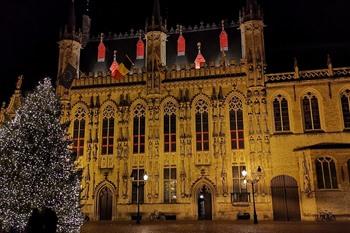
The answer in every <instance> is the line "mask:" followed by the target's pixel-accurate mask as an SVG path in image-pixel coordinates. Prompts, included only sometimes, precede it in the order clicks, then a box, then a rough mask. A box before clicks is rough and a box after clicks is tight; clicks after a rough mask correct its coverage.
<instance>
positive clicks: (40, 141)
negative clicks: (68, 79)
mask: <svg viewBox="0 0 350 233" xmlns="http://www.w3.org/2000/svg"><path fill="white" fill-rule="evenodd" d="M60 115H61V110H60V102H59V100H58V98H57V97H56V95H55V93H54V89H53V88H52V84H51V81H50V79H48V78H46V79H44V80H43V81H42V82H40V83H39V85H38V86H37V88H36V90H35V91H34V92H33V93H31V94H29V95H28V96H27V97H26V98H25V100H24V104H23V105H22V106H21V107H20V108H19V109H18V110H17V112H16V116H15V118H14V119H13V120H12V121H10V122H7V123H6V124H4V125H3V126H2V127H1V128H0V190H1V192H0V223H1V224H2V225H3V226H4V227H5V229H10V228H15V229H16V230H19V231H22V230H23V229H24V228H25V226H26V224H27V221H28V219H29V216H30V214H31V212H32V209H33V208H44V207H48V208H51V209H52V210H54V211H55V212H56V214H57V217H58V228H57V229H58V232H69V233H78V232H79V231H80V226H81V225H82V222H83V218H82V214H81V212H80V207H79V196H80V195H79V194H80V182H79V174H78V171H77V169H76V167H75V165H74V161H75V158H74V155H73V154H72V153H71V151H70V150H69V145H70V144H71V142H70V140H69V139H68V137H67V133H66V126H63V125H62V124H61V123H60Z"/></svg>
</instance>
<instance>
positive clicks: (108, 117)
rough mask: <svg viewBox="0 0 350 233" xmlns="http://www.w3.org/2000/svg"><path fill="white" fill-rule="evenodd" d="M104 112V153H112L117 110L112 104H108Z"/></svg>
mask: <svg viewBox="0 0 350 233" xmlns="http://www.w3.org/2000/svg"><path fill="white" fill-rule="evenodd" d="M102 114H103V120H102V155H111V154H113V145H114V119H115V118H114V116H115V110H114V108H113V107H112V106H110V105H107V106H106V108H105V109H104V110H103V113H102Z"/></svg>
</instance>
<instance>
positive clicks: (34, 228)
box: [27, 208, 43, 233]
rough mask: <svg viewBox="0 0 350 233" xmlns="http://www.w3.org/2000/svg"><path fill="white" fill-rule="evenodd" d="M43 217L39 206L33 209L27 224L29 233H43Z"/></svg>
mask: <svg viewBox="0 0 350 233" xmlns="http://www.w3.org/2000/svg"><path fill="white" fill-rule="evenodd" d="M42 232H43V231H42V218H41V214H40V212H39V210H38V209H37V208H35V209H33V211H32V215H31V216H30V217H29V220H28V225H27V233H42Z"/></svg>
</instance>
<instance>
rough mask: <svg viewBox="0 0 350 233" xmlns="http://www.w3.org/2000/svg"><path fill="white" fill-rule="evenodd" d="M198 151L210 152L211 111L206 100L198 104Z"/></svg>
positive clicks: (196, 110)
mask: <svg viewBox="0 0 350 233" xmlns="http://www.w3.org/2000/svg"><path fill="white" fill-rule="evenodd" d="M195 112H196V149H197V151H208V150H209V119H208V115H209V109H208V104H207V102H206V101H204V100H199V101H198V102H197V103H196V109H195Z"/></svg>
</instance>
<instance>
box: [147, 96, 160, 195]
mask: <svg viewBox="0 0 350 233" xmlns="http://www.w3.org/2000/svg"><path fill="white" fill-rule="evenodd" d="M148 110H149V111H148V112H149V119H148V120H149V123H148V126H149V128H148V129H149V131H148V132H149V135H148V145H149V148H148V153H149V156H148V158H149V161H148V162H149V167H148V169H149V174H150V175H152V178H153V179H151V180H150V181H149V183H150V185H149V187H151V189H150V190H148V197H149V198H152V197H154V198H158V197H159V190H160V183H159V180H160V179H159V169H160V167H159V166H160V164H159V162H158V161H159V144H160V143H159V129H160V121H159V111H160V105H159V99H158V98H151V99H149V102H148ZM145 169H146V168H145Z"/></svg>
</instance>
